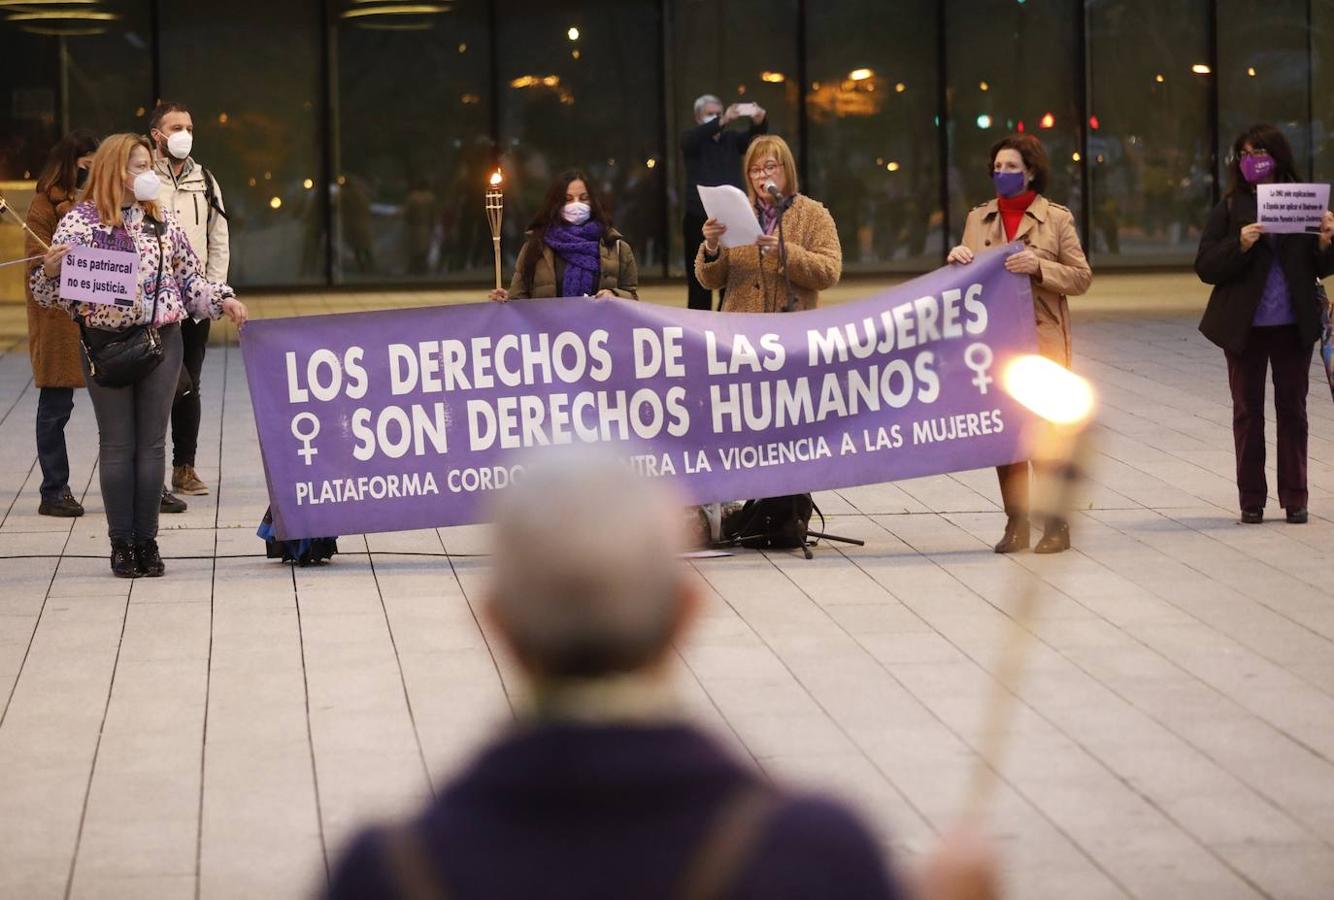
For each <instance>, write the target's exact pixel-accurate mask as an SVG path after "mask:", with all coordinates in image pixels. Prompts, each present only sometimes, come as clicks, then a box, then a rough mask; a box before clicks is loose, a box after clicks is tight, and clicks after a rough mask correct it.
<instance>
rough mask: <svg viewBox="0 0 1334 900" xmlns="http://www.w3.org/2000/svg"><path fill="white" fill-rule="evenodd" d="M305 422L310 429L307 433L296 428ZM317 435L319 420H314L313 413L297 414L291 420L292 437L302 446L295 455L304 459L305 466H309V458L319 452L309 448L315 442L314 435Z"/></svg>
mask: <svg viewBox="0 0 1334 900" xmlns="http://www.w3.org/2000/svg"><path fill="white" fill-rule="evenodd" d="M305 421H309V422H310V429H309V430H308V431H302V430H301V429H299V428H297V426H298V425H300V424H301V423H302V422H305ZM319 433H320V420H319V419H317V418H315V414H314V413H308V412H303V413H298V414H297V415H296V417H295V418H294V419H292V437H294V438H296V439H297V440H298V441H300V442H301V444H302V447H301V449H300V450H298V451H296V455H297V456H302V457H305V459H306V465H310V458H311V457H312V456H314V455H315V454H317V453H319V452H320V451H319V450H316V449H315V448H314V447H312V446H310V442H311V441H313V440H315V435H317V434H319Z"/></svg>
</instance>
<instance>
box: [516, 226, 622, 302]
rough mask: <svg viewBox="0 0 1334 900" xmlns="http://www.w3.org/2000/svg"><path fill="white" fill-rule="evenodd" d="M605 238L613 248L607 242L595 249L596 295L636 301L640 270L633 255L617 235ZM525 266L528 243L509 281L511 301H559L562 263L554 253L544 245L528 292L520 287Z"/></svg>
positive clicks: (612, 234)
mask: <svg viewBox="0 0 1334 900" xmlns="http://www.w3.org/2000/svg"><path fill="white" fill-rule="evenodd" d="M608 236H609V237H610V238H612V239H613V241H614V243H613V244H612V246H607V242H606V241H602V242H601V243H600V244H599V245H598V258H599V263H600V265H601V271H600V272H599V273H598V287H597V291H594V292H593V293H597V292H598V291H604V290H606V291H611V292H612V293H613V294H615V295H616V296H617V297H622V298H624V299H626V300H638V299H639V266H638V264H637V263H635V254H634V251H633V250H631V249H630V245H629V244H628V243H626V241H625V239H624V238H622V237H621V235H620V232H618V231H616V229H614V228H613V229H612V230H611V231H610V232H608ZM527 263H528V242H527V241H525V242H524V245H523V249H521V250H520V251H519V258H518V260H517V261H516V262H515V264H514V277H513V278H512V279H511V280H510V297H511V298H513V299H515V300H531V299H537V298H541V297H559V296H560V285H561V283H562V282H563V281H564V279H565V262H564V260H561V259H558V258H557V257H556V252H555V251H554V250H552V249H551V248H550V247H548V246H546V245H545V244H544V245H543V246H542V256H541V258H539V259H538V261H537V266H536V267H534V269H533V285H532V289H531V290H529V289H528V288H527V287H526V286H525V285H524V283H523V269H524V266H525V265H527Z"/></svg>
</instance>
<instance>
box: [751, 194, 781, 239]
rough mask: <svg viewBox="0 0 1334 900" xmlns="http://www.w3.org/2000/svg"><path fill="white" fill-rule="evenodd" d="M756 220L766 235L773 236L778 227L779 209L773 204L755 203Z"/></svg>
mask: <svg viewBox="0 0 1334 900" xmlns="http://www.w3.org/2000/svg"><path fill="white" fill-rule="evenodd" d="M755 218H756V219H758V220H759V223H760V227H761V228H762V229H764V233H765V234H773V233H774V229H775V228H777V227H778V207H777V206H775V205H774V204H772V203H760V202H759V201H756V202H755Z"/></svg>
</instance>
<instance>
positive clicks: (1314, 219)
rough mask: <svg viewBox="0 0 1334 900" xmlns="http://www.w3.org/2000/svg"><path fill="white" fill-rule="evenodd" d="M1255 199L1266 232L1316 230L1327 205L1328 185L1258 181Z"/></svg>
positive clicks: (1311, 232) (1296, 232)
mask: <svg viewBox="0 0 1334 900" xmlns="http://www.w3.org/2000/svg"><path fill="white" fill-rule="evenodd" d="M1255 202H1256V206H1257V207H1258V209H1259V213H1260V224H1261V225H1263V226H1264V227H1265V233H1266V234H1318V233H1319V232H1320V222H1321V220H1322V219H1324V217H1325V210H1327V209H1329V185H1327V184H1259V185H1256V186H1255Z"/></svg>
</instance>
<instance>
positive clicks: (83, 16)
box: [5, 3, 120, 22]
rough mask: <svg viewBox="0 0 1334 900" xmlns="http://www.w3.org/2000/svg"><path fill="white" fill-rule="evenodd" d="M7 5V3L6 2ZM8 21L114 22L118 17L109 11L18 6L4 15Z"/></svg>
mask: <svg viewBox="0 0 1334 900" xmlns="http://www.w3.org/2000/svg"><path fill="white" fill-rule="evenodd" d="M6 5H8V4H6ZM31 5H32V4H31V3H25V4H24V6H31ZM5 18H6V20H7V21H10V22H50V21H55V20H57V19H59V20H61V21H65V22H69V21H76V22H114V21H116V20H117V19H119V18H120V16H119V15H117V14H116V13H109V12H93V11H91V10H90V11H88V12H84V11H83V10H77V9H53V10H49V11H47V12H32V11H31V10H25V9H23V7H19V10H18V11H17V12H12V13H9V15H7V16H6V17H5Z"/></svg>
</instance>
